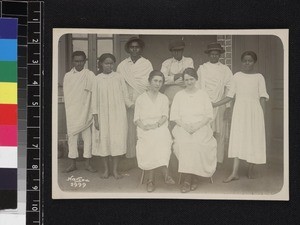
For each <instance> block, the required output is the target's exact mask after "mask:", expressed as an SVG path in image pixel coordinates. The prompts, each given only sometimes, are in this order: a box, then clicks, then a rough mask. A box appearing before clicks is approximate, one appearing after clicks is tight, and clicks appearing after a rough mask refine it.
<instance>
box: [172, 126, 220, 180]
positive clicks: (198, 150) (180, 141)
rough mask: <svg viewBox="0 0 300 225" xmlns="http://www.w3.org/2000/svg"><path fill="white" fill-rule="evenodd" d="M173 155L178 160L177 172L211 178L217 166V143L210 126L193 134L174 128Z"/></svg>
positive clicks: (177, 127)
mask: <svg viewBox="0 0 300 225" xmlns="http://www.w3.org/2000/svg"><path fill="white" fill-rule="evenodd" d="M172 133H173V135H174V138H175V140H174V146H173V147H174V153H175V155H176V157H177V158H178V163H179V165H178V172H180V173H189V174H195V175H198V176H202V177H211V176H212V175H213V174H214V172H215V171H216V166H217V142H216V139H215V138H214V137H213V131H212V129H211V127H210V125H206V126H204V127H202V128H201V129H199V130H198V131H196V132H195V133H193V134H189V133H188V132H186V131H185V130H184V129H183V128H182V127H179V126H177V125H176V126H175V127H174V129H173V131H172Z"/></svg>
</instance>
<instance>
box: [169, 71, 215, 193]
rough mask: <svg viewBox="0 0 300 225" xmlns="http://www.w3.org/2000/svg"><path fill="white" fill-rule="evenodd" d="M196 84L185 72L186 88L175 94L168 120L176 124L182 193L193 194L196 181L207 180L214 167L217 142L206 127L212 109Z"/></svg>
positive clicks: (176, 150) (175, 151)
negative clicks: (199, 178)
mask: <svg viewBox="0 0 300 225" xmlns="http://www.w3.org/2000/svg"><path fill="white" fill-rule="evenodd" d="M197 80H198V75H197V72H196V71H195V70H194V69H193V68H187V69H185V70H184V72H183V81H184V83H185V85H186V88H185V89H183V90H181V91H179V92H177V94H176V95H175V97H174V99H173V103H172V106H171V115H170V120H171V121H175V122H176V126H175V127H174V129H173V131H172V133H173V136H174V138H175V140H174V146H173V148H174V153H175V155H176V157H177V158H178V172H180V173H183V177H184V181H183V185H182V186H181V192H182V193H186V192H189V191H193V190H195V189H196V188H197V187H198V179H197V177H198V176H202V177H211V176H212V175H213V174H214V172H215V171H216V166H217V142H216V139H215V138H214V137H213V131H212V129H211V125H210V123H211V121H212V120H213V108H212V105H211V101H210V99H209V97H208V95H207V93H206V92H205V91H203V90H200V89H198V88H197V87H196V86H195V84H196V81H197Z"/></svg>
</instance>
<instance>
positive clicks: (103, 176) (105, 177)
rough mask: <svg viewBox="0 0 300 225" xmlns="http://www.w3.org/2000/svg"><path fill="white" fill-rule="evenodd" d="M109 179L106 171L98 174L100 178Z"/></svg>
mask: <svg viewBox="0 0 300 225" xmlns="http://www.w3.org/2000/svg"><path fill="white" fill-rule="evenodd" d="M108 177H109V173H108V170H105V171H104V172H103V173H102V174H100V178H102V179H107V178H108Z"/></svg>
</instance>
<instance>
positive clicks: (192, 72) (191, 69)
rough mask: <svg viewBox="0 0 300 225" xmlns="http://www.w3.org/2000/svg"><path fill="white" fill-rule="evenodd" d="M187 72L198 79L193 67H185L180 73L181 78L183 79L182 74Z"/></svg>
mask: <svg viewBox="0 0 300 225" xmlns="http://www.w3.org/2000/svg"><path fill="white" fill-rule="evenodd" d="M185 74H188V75H190V76H192V77H194V78H195V79H196V80H198V74H197V72H196V70H195V69H194V68H190V67H189V68H186V69H185V70H184V71H183V73H182V80H184V75H185Z"/></svg>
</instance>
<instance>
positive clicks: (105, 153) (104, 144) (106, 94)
mask: <svg viewBox="0 0 300 225" xmlns="http://www.w3.org/2000/svg"><path fill="white" fill-rule="evenodd" d="M115 62H116V58H115V57H114V55H112V54H110V53H105V54H103V55H101V56H100V58H99V68H100V71H102V72H101V73H100V74H98V75H97V76H96V77H95V81H94V83H93V92H92V113H93V117H94V126H95V128H96V130H97V131H98V132H94V133H95V135H94V136H93V139H94V140H93V149H92V153H93V155H96V156H101V157H102V161H103V165H104V172H103V173H102V174H101V175H100V177H101V178H105V179H106V178H108V177H109V165H108V163H109V160H108V157H109V156H110V157H112V162H113V166H112V175H113V176H114V178H115V179H119V178H122V175H121V174H120V173H119V172H118V164H119V160H120V156H121V155H124V154H125V153H126V146H127V145H126V141H127V132H128V125H127V115H126V106H127V107H128V108H129V107H133V106H134V104H133V103H132V102H131V101H130V100H129V98H128V92H127V86H126V83H125V80H124V78H123V76H121V74H119V73H116V72H114V71H113V66H114V63H115Z"/></svg>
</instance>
